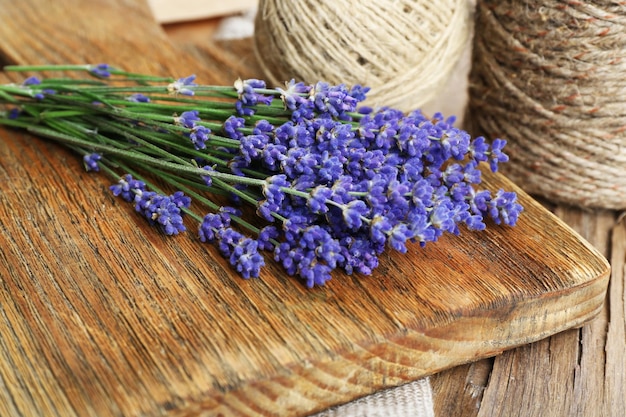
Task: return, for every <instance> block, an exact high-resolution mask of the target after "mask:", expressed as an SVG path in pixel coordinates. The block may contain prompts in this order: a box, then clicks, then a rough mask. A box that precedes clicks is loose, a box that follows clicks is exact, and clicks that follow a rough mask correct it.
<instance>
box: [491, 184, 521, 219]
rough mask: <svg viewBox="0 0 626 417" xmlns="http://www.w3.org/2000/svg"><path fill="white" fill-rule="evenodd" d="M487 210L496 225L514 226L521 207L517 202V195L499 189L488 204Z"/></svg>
mask: <svg viewBox="0 0 626 417" xmlns="http://www.w3.org/2000/svg"><path fill="white" fill-rule="evenodd" d="M488 210H489V216H490V217H491V218H492V219H493V221H494V222H495V223H496V224H501V223H504V224H507V225H509V226H514V225H515V223H517V218H518V217H519V215H520V213H521V212H522V211H523V207H522V206H521V205H520V204H519V203H518V202H517V194H515V193H514V192H510V191H504V190H502V189H500V190H498V192H497V193H496V195H495V196H494V197H493V198H492V200H491V201H490V202H489V204H488Z"/></svg>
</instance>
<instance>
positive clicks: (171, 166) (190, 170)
mask: <svg viewBox="0 0 626 417" xmlns="http://www.w3.org/2000/svg"><path fill="white" fill-rule="evenodd" d="M28 131H29V132H32V133H34V134H36V135H41V136H44V137H47V138H50V139H54V140H57V141H60V142H63V143H68V144H71V145H76V146H83V147H88V148H90V149H93V150H97V151H101V152H103V153H107V154H111V155H115V156H119V157H121V158H124V159H127V160H134V161H138V162H142V163H145V164H148V165H152V166H156V167H160V168H162V169H164V170H167V171H172V172H178V173H184V174H191V175H208V176H210V177H212V178H219V179H222V180H224V181H227V182H229V183H237V184H247V185H254V186H263V185H264V184H265V180H262V179H256V178H247V177H241V176H238V175H234V174H227V173H223V172H218V171H211V172H208V171H206V170H205V169H202V168H197V167H193V166H183V165H181V164H177V163H173V162H169V161H163V160H161V159H158V158H154V157H151V156H147V155H144V154H140V153H137V152H133V151H128V150H125V149H119V148H116V147H114V146H110V145H105V144H100V143H93V142H89V141H85V140H82V139H78V138H76V137H73V136H70V135H67V134H63V133H60V132H57V131H54V130H52V129H48V128H45V127H41V126H30V127H29V128H28Z"/></svg>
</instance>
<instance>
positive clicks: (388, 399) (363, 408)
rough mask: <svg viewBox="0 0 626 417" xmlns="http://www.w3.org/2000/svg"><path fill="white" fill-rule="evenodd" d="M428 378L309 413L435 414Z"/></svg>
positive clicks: (336, 416)
mask: <svg viewBox="0 0 626 417" xmlns="http://www.w3.org/2000/svg"><path fill="white" fill-rule="evenodd" d="M434 416H435V412H434V410H433V398H432V389H431V387H430V380H429V379H428V378H423V379H420V380H417V381H415V382H411V383H409V384H406V385H402V386H400V387H397V388H392V389H388V390H385V391H380V392H377V393H375V394H372V395H369V396H367V397H364V398H361V399H359V400H356V401H353V402H350V403H348V404H345V405H342V406H339V407H334V408H331V409H328V410H326V411H323V412H321V413H318V414H315V415H313V416H311V417H434Z"/></svg>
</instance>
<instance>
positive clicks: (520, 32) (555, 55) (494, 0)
mask: <svg viewBox="0 0 626 417" xmlns="http://www.w3.org/2000/svg"><path fill="white" fill-rule="evenodd" d="M476 14H477V17H476V23H475V24H476V28H477V30H476V34H475V37H474V46H473V49H474V52H473V58H472V70H471V75H470V93H469V95H470V102H469V110H468V119H469V120H471V123H472V127H470V128H469V130H471V131H472V133H474V134H484V135H486V136H489V137H502V138H505V139H507V140H508V145H507V148H506V151H507V153H508V154H509V156H510V157H511V161H510V162H509V163H507V164H504V165H503V167H502V168H503V172H504V173H505V174H506V175H507V176H509V177H510V178H511V179H513V180H514V181H515V182H517V183H518V184H519V185H520V186H522V187H523V188H525V190H526V191H528V192H530V193H534V194H537V195H540V196H543V197H546V198H548V199H551V200H553V201H556V202H565V203H569V204H572V205H578V206H584V207H595V208H609V209H624V208H626V6H625V5H624V3H623V2H614V1H608V0H598V1H594V2H585V1H563V0H561V1H557V0H504V1H503V0H479V1H478V3H477V11H476Z"/></svg>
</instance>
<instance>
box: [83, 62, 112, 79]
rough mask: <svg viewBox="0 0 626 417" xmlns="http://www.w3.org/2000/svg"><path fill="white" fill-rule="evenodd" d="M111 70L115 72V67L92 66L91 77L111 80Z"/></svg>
mask: <svg viewBox="0 0 626 417" xmlns="http://www.w3.org/2000/svg"><path fill="white" fill-rule="evenodd" d="M111 70H113V67H111V66H110V65H108V64H98V65H90V66H89V68H88V71H89V73H90V74H91V75H94V76H96V77H99V78H109V77H110V76H111Z"/></svg>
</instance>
